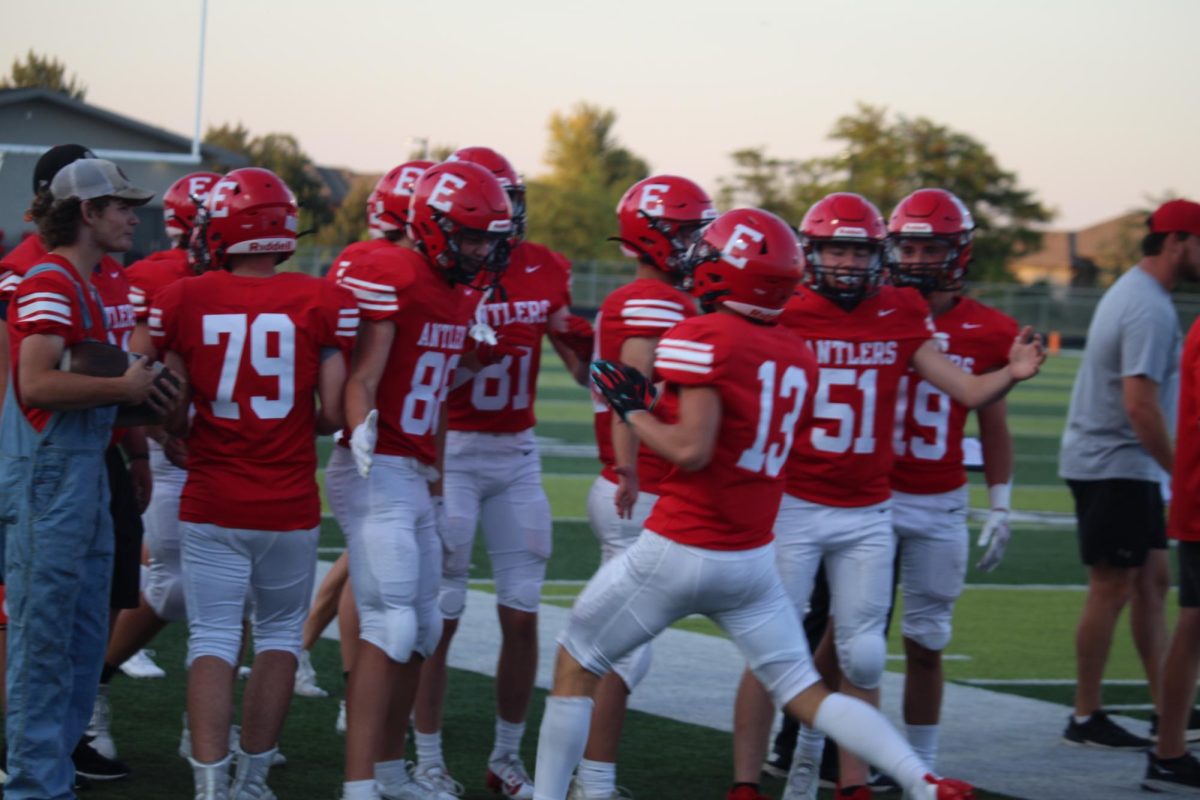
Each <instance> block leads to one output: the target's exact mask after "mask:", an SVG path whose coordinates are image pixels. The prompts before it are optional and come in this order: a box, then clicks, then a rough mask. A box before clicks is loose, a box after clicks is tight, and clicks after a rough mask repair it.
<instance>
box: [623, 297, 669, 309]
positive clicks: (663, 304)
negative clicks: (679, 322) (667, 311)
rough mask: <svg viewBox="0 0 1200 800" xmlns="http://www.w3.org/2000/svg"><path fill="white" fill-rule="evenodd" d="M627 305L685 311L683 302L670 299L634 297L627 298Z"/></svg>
mask: <svg viewBox="0 0 1200 800" xmlns="http://www.w3.org/2000/svg"><path fill="white" fill-rule="evenodd" d="M625 305H626V307H628V306H657V307H658V308H673V309H675V310H676V311H683V305H682V304H681V303H673V302H671V301H670V300H647V299H638V298H636V297H634V298H630V299H629V300H626V301H625Z"/></svg>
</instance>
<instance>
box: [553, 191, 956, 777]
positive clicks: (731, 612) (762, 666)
mask: <svg viewBox="0 0 1200 800" xmlns="http://www.w3.org/2000/svg"><path fill="white" fill-rule="evenodd" d="M689 262H690V266H691V269H692V271H693V283H692V292H693V293H694V294H696V295H697V296H698V297H699V298H700V303H701V307H702V308H703V309H704V310H705V311H706V312H709V313H705V314H704V315H703V316H700V317H694V318H691V319H688V320H685V321H683V322H681V323H679V324H678V325H675V326H674V327H672V328H671V329H669V330H668V331H666V332H665V334H664V335H663V337H662V338H661V340H660V341H659V343H658V346H657V348H656V351H655V360H654V368H655V370H656V372H657V373H658V375H660V376H661V377H662V378H663V379H664V381H665V383H666V389H665V392H664V394H665V397H664V402H666V403H668V404H670V405H672V406H673V407H674V408H675V411H676V415H677V416H676V418H677V420H678V421H677V422H676V423H674V424H671V423H666V422H663V421H662V420H660V419H658V418H656V417H655V416H654V415H652V414H650V413H648V408H649V406H650V405H651V403H652V400H653V394H654V390H653V389H652V388H651V386H650V382H649V380H648V379H647V378H646V377H645V376H643V375H642V374H641V373H640V372H638V371H637V370H634V369H632V368H630V367H628V366H626V365H622V364H617V363H614V362H611V361H605V360H600V361H597V362H595V363H594V364H593V366H592V370H593V375H594V381H595V383H596V385H597V388H598V389H599V391H600V392H601V393H602V394H603V396H604V398H605V401H606V402H608V403H609V404H610V405H611V406H612V408H613V410H614V412H615V413H617V414H619V415H620V416H621V417H622V418H623V419H624V420H625V422H626V423H627V424H629V425H630V426H631V427H633V428H634V429H635V430H636V431H637V433H638V435H639V437H640V439H641V441H642V442H643V443H645V444H646V445H647V446H649V447H650V448H652V449H654V450H655V451H656V452H658V453H659V454H660V455H661V456H662V457H663V458H665V459H667V460H668V461H669V462H670V463H671V464H672V465H674V467H675V469H673V470H671V471H670V472H668V473H667V475H666V476H665V477H664V478H663V479H662V480H661V481H660V483H659V491H660V499H659V501H658V503H656V504H655V507H654V509H653V511H652V512H651V513H650V516H649V517H648V518H647V520H646V528H645V530H643V531H642V533H641V535H640V536H639V537H638V538H637V540H636V541H635V542H634V543H633V544H631V545H630V546H629V547H628V548H626V549H625V550H624V551H623V552H622V553H621V554H620V555H619V556H618V557H617V558H615V559H613V560H611V561H609V562H607V563H606V564H605V565H604V567H603V568H601V570H600V571H599V572H598V573H597V574H596V576H595V577H593V578H592V580H591V581H589V583H588V585H587V587H585V588H584V590H583V592H582V593H581V594H580V595H579V599H578V600H577V601H576V603H575V606H574V608H573V609H572V611H571V618H570V622H569V623H568V626H567V629H566V631H565V632H564V633H563V636H562V638H561V642H562V644H561V646H560V648H559V651H558V658H557V663H556V665H555V675H554V686H553V688H552V689H551V693H550V697H549V699H547V701H546V712H545V716H544V717H543V720H542V728H541V734H540V737H539V740H538V758H537V776H536V777H537V784H536V786H537V788H536V793H535V795H534V796H535V798H536V800H563V798H564V797H565V796H566V794H567V785H568V781H569V780H570V775H571V770H572V769H573V768H574V766H575V764H576V763H577V762H578V760H579V758H580V756H581V755H582V754H583V750H584V745H585V742H586V739H587V730H588V724H589V720H590V717H591V713H592V697H593V696H594V694H595V692H596V688H597V685H598V684H599V682H600V676H602V675H604V674H605V673H607V672H609V671H611V670H612V669H613V667H614V664H615V662H616V661H617V660H618V659H619V658H621V657H622V656H624V655H626V654H627V653H629V652H631V651H632V650H633V649H634V648H636V647H638V646H639V645H641V644H644V643H645V642H647V641H649V640H650V639H651V638H653V637H654V636H655V635H657V634H658V633H659V632H660V631H662V630H663V629H664V628H666V627H667V626H668V625H670V624H671V623H672V622H674V621H675V620H677V619H680V618H682V617H684V616H686V615H688V614H695V613H700V614H704V615H706V616H708V617H709V618H711V619H712V620H713V621H714V622H716V623H717V624H718V625H719V626H721V628H722V629H723V630H724V631H725V632H726V633H727V634H728V635H729V636H730V638H732V639H733V641H734V642H735V643H736V644H737V645H738V647H739V648H740V649H741V650H742V651H743V653H745V655H746V656H747V659H748V661H749V662H750V663H751V664H752V665H753V666H754V670H755V672H756V673H757V674H759V675H761V676H762V679H763V681H764V682H765V683H766V684H767V685H768V686H770V688H771V693H772V695H773V697H774V699H775V700H776V702H778V703H779V704H780V705H782V706H785V707H787V708H788V710H789V711H791V713H793V714H794V715H796V716H797V717H799V718H800V719H802V720H805V721H807V722H809V723H815V724H816V725H817V726H818V727H820V728H821V729H823V730H827V731H828V732H829V733H830V734H831V735H833V736H834V738H836V739H839V740H841V741H844V742H846V744H847V745H849V746H851V747H854V748H855V749H856V750H858V751H859V752H862V753H864V754H865V755H867V756H869V757H870V758H871V760H872V761H873V762H874V763H877V764H879V765H880V766H881V767H885V768H886V769H888V770H889V771H890V772H891V774H897V775H900V776H901V777H900V779H901V781H902V783H903V785H904V787H905V789H906V790H908V791H910V792H911V793H912V796H913V797H915V798H920V799H921V800H926V799H928V798H940V799H941V800H950V799H951V798H969V797H972V796H973V792H972V790H971V788H970V787H969V786H968V785H966V784H964V783H961V782H959V781H951V780H939V779H937V778H934V777H933V776H932V775H930V774H929V773H928V770H927V768H926V767H925V765H924V764H922V763H921V761H920V759H919V758H918V757H917V756H916V754H915V753H913V752H912V750H911V748H909V747H908V745H907V743H906V742H905V741H904V739H903V738H902V737H901V736H899V735H898V734H897V733H896V731H895V730H893V729H892V728H891V726H890V725H889V724H888V723H887V721H886V720H885V719H884V718H883V717H882V716H880V715H879V713H878V712H877V711H875V710H874V709H872V708H871V707H870V706H868V705H866V704H865V703H862V702H860V701H857V700H855V699H853V698H850V697H846V696H844V695H839V694H834V693H831V692H830V691H829V690H828V689H827V688H826V687H825V686H824V684H822V683H821V679H820V676H819V675H817V672H816V670H815V669H814V667H813V664H812V660H811V657H810V656H809V652H808V648H807V646H806V644H805V641H804V634H803V631H802V630H801V627H800V619H799V617H798V616H797V615H796V613H795V609H794V608H793V607H792V604H791V601H790V600H789V598H788V597H787V594H786V592H785V591H784V588H783V585H782V583H781V581H780V578H779V573H778V572H777V570H776V567H775V548H774V547H773V545H772V543H771V539H772V533H771V528H772V523H773V522H774V512H775V510H776V509H777V508H778V506H779V502H780V497H781V495H782V493H783V485H784V477H783V472H782V470H783V467H784V464H785V463H786V462H787V460H788V454H789V451H790V450H791V445H792V439H793V436H794V435H796V433H797V431H800V432H803V431H804V430H805V427H806V424H807V423H806V418H807V417H808V415H809V414H810V413H811V405H812V401H813V387H814V385H815V383H816V380H817V377H816V374H817V367H816V364H815V363H814V359H813V355H812V353H811V352H809V351H808V350H807V349H806V348H805V347H804V345H803V342H802V341H800V340H799V338H798V337H796V336H795V335H794V334H793V333H792V332H791V331H788V330H787V329H786V328H782V327H780V326H777V325H776V324H775V323H776V322H777V321H778V319H779V316H780V313H781V311H782V310H783V307H784V305H785V304H786V303H787V301H788V298H789V297H790V296H791V294H792V292H793V291H794V289H795V287H796V284H797V283H798V281H799V280H800V277H801V266H802V263H803V259H802V256H801V252H800V248H799V246H798V243H797V241H796V237H795V234H794V233H793V231H792V230H791V228H789V227H788V225H787V224H786V223H785V222H783V221H782V220H780V219H779V218H778V217H775V216H774V215H772V214H769V213H768V212H765V211H761V210H758V209H739V210H735V211H730V212H728V213H726V214H724V215H722V216H721V217H718V218H717V220H716V221H714V222H713V223H712V224H711V225H710V226H709V227H708V228H706V229H705V231H704V232H703V233H702V234H701V239H700V241H699V242H697V244H696V245H695V247H694V248H693V250H692V255H691V256H690V258H689ZM885 765H886V766H885ZM747 790H748V791H751V792H753V795H750V796H757V791H756V790H755V789H754V787H739V789H738V793H737V794H736V795H735V796H737V797H742V796H746V791H747Z"/></svg>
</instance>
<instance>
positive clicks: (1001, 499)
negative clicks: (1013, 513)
mask: <svg viewBox="0 0 1200 800" xmlns="http://www.w3.org/2000/svg"><path fill="white" fill-rule="evenodd" d="M988 497H989V498H990V499H991V501H992V508H1001V509H1004V510H1005V511H1008V510H1010V509H1011V508H1012V505H1011V504H1012V481H1009V482H1008V483H993V484H992V485H991V486H989V487H988Z"/></svg>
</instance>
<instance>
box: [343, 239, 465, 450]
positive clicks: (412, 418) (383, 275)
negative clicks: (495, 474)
mask: <svg viewBox="0 0 1200 800" xmlns="http://www.w3.org/2000/svg"><path fill="white" fill-rule="evenodd" d="M341 285H342V286H345V287H346V288H347V289H349V290H350V291H352V292H353V293H354V296H355V299H357V300H358V307H359V310H360V311H361V313H362V318H363V319H364V320H366V321H368V322H391V323H392V324H393V325H395V326H396V332H395V338H394V339H393V340H392V347H391V350H390V352H389V353H388V360H387V366H386V367H384V370H383V377H382V378H381V379H380V381H379V386H378V388H377V389H376V391H375V407H376V408H377V409H379V439H378V440H377V441H376V444H375V452H376V453H381V454H383V455H389V456H408V457H411V458H415V459H417V460H419V461H421V462H423V463H425V464H433V463H434V462H435V461H436V460H437V446H436V443H435V440H434V436H435V434H436V433H437V426H438V416H439V414H440V412H441V406H442V403H443V402H444V401H445V399H446V391H447V389H448V384H449V379H450V375H451V373H453V372H454V368H455V366H457V365H458V359H459V358H460V357H461V354H462V350H463V347H464V346H465V344H466V341H467V326H468V323H469V321H470V319H471V317H472V316H473V314H474V312H475V306H476V305H477V304H478V302H479V293H478V292H475V291H473V290H469V289H468V290H464V288H463V287H461V286H451V285H450V283H449V281H447V280H446V279H445V278H444V277H442V275H441V274H440V273H438V272H436V271H435V270H434V268H433V267H432V266H430V264H429V262H428V260H427V259H426V258H425V256H423V255H421V254H420V253H418V252H416V251H415V250H408V249H406V248H401V247H393V248H392V249H390V250H377V251H375V252H374V253H371V254H370V255H369V256H368V257H367V258H366V259H363V260H361V261H357V262H355V263H353V264H351V265H350V266H349V267H348V268H347V269H346V271H345V272H344V273H343V274H342V279H341Z"/></svg>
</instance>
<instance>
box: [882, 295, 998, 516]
mask: <svg viewBox="0 0 1200 800" xmlns="http://www.w3.org/2000/svg"><path fill="white" fill-rule="evenodd" d="M933 325H934V327H935V328H936V329H937V332H936V333H935V334H934V335H935V336H936V337H937V339H938V342H939V344H940V345H941V347H942V352H943V353H945V355H946V357H947V358H949V359H950V360H951V361H953V362H954V363H955V364H957V365H958V366H959V367H961V368H962V370H963V371H964V372H969V373H971V374H972V375H980V374H982V373H984V372H992V371H993V370H997V369H1000V368H1001V367H1003V366H1004V365H1005V364H1007V363H1008V351H1009V349H1010V348H1011V347H1012V343H1013V339H1015V338H1016V336H1017V332H1018V330H1019V327H1018V325H1017V323H1016V321H1015V320H1014V319H1012V318H1011V317H1009V316H1007V315H1006V314H1002V313H1000V312H999V311H997V310H995V309H994V308H989V307H988V306H985V305H984V304H983V303H980V302H979V301H977V300H972V299H971V298H969V297H963V298H960V299H959V300H958V302H957V303H955V304H954V306H953V307H952V308H951V309H950V310H948V311H946V312H945V313H944V314H942V315H940V316H938V317H935V318H934V320H933ZM966 422H967V407H966V406H964V405H963V404H962V403H959V402H957V401H955V400H952V399H951V398H950V396H949V395H947V394H946V393H944V392H942V391H941V390H940V389H938V388H937V387H935V386H934V385H933V384H931V383H929V382H928V381H923V380H921V376H920V375H918V374H917V373H916V372H915V371H913V370H911V369H910V370H909V371H908V372H907V373H906V374H905V375H904V377H902V378H901V379H900V387H899V392H898V394H897V396H896V428H895V438H894V439H893V441H892V449H893V450H894V451H895V454H896V462H895V464H894V465H893V467H892V488H893V489H895V490H896V491H899V492H908V493H909V494H941V493H943V492H949V491H951V490H953V489H957V488H958V487H959V486H962V485H963V484H964V483H966V482H967V471H966V469H965V468H964V467H963V451H962V442H963V427H964V426H965V425H966Z"/></svg>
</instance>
